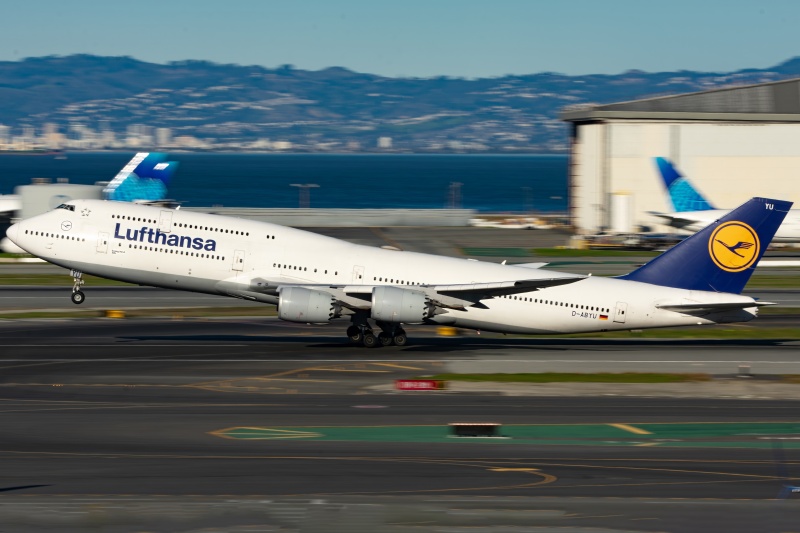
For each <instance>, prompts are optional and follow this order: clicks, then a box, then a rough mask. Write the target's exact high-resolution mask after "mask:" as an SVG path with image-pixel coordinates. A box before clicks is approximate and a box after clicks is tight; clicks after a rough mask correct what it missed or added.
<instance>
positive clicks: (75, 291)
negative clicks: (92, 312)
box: [69, 270, 86, 305]
mask: <svg viewBox="0 0 800 533" xmlns="http://www.w3.org/2000/svg"><path fill="white" fill-rule="evenodd" d="M69 273H70V275H71V276H72V282H73V283H72V303H74V304H75V305H78V304H82V303H83V301H84V300H85V299H86V295H85V294H83V291H82V290H81V287H82V286H83V283H84V281H83V272H81V271H80V270H70V272H69Z"/></svg>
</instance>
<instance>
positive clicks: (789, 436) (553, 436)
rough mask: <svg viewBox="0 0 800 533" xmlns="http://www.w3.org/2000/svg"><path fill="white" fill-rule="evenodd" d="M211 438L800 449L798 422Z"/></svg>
mask: <svg viewBox="0 0 800 533" xmlns="http://www.w3.org/2000/svg"><path fill="white" fill-rule="evenodd" d="M211 434H212V435H215V436H218V437H222V438H227V439H233V440H266V441H269V440H286V439H299V440H305V441H347V442H398V443H400V442H404V443H415V442H416V443H451V444H452V443H472V444H486V443H491V444H524V445H531V446H625V447H630V446H658V447H664V448H666V447H710V448H717V447H719V448H729V447H735V448H770V447H772V446H773V445H774V443H775V442H776V441H777V442H780V445H781V446H782V447H784V448H791V449H800V422H764V423H737V422H732V423H696V424H685V423H675V424H636V423H627V424H626V423H620V424H563V425H562V424H542V425H530V424H509V425H505V426H502V427H501V429H500V432H499V435H500V436H502V437H504V438H494V437H454V436H453V435H452V432H451V430H450V428H449V426H447V425H440V426H355V427H353V426H341V427H336V426H292V427H235V428H228V429H223V430H218V431H214V432H212V433H211Z"/></svg>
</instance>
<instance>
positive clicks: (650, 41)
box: [0, 0, 800, 77]
mask: <svg viewBox="0 0 800 533" xmlns="http://www.w3.org/2000/svg"><path fill="white" fill-rule="evenodd" d="M799 27H800V2H797V1H793V0H792V1H790V0H781V1H778V0H758V1H743V0H726V1H718V0H693V1H687V0H666V1H665V0H662V1H659V2H654V1H648V0H637V1H633V0H607V1H591V0H561V1H558V0H493V1H489V0H485V1H473V0H401V1H383V0H371V1H370V0H328V1H324V0H295V1H293V0H281V1H272V0H260V1H237V0H228V1H219V0H215V1H210V0H195V1H185V0H161V1H160V2H157V1H152V0H137V1H125V2H118V1H116V0H104V1H98V0H72V1H69V0H61V1H52V0H39V1H36V0H32V1H29V2H24V1H20V0H14V1H11V2H3V5H2V11H0V60H3V61H15V60H19V59H22V58H24V57H34V56H42V55H52V54H56V55H68V54H73V53H90V54H97V55H127V56H132V57H135V58H137V59H141V60H144V61H151V62H156V63H164V62H167V61H174V60H182V59H203V60H209V61H215V62H219V63H237V64H244V65H263V66H266V67H276V66H278V65H282V64H286V63H289V64H293V65H295V66H296V67H298V68H303V69H310V70H318V69H321V68H325V67H329V66H343V67H346V68H349V69H351V70H356V71H359V72H369V73H374V74H381V75H386V76H419V77H428V76H437V75H448V76H464V77H485V76H502V75H505V74H529V73H535V72H542V71H553V72H561V73H565V74H592V73H618V72H623V71H625V70H630V69H639V70H647V71H664V70H680V69H687V70H709V71H717V72H726V71H731V70H738V69H741V68H764V67H769V66H773V65H775V64H777V63H780V62H781V61H784V60H786V59H789V58H791V57H794V56H795V55H800V39H799V38H798V37H797V35H798V28H799Z"/></svg>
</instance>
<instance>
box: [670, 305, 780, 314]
mask: <svg viewBox="0 0 800 533" xmlns="http://www.w3.org/2000/svg"><path fill="white" fill-rule="evenodd" d="M767 305H775V304H774V303H772V302H714V303H701V302H697V303H690V304H662V305H657V306H656V308H658V309H663V310H665V311H675V312H677V313H687V314H692V313H715V312H721V311H731V310H734V309H747V308H748V307H764V306H767Z"/></svg>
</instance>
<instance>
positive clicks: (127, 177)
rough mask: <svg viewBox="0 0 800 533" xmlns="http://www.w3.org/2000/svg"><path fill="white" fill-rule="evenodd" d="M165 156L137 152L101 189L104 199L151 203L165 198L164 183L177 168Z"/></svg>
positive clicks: (176, 164)
mask: <svg viewBox="0 0 800 533" xmlns="http://www.w3.org/2000/svg"><path fill="white" fill-rule="evenodd" d="M166 159H167V155H166V154H161V153H157V152H152V153H148V152H140V153H138V154H136V155H135V156H133V159H131V160H130V161H129V162H128V164H127V165H125V166H124V167H123V168H122V170H120V171H119V173H118V174H117V175H116V176H115V177H114V179H113V180H111V182H109V184H108V185H107V186H106V187H105V189H103V194H104V195H105V197H106V199H107V200H116V201H119V202H153V201H158V200H164V199H165V198H166V197H167V185H168V184H169V182H170V180H171V179H172V175H173V174H174V173H175V171H176V170H177V168H178V163H177V161H166Z"/></svg>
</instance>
